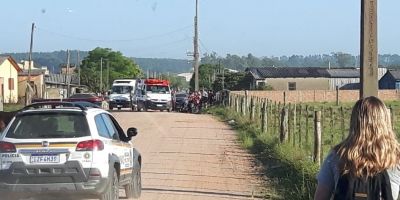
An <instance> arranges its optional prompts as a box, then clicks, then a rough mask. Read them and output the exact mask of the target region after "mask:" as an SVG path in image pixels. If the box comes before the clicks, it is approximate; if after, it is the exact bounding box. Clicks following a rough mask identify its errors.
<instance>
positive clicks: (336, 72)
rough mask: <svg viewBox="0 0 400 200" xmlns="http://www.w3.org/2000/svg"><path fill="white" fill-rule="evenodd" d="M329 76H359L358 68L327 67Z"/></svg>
mask: <svg viewBox="0 0 400 200" xmlns="http://www.w3.org/2000/svg"><path fill="white" fill-rule="evenodd" d="M327 72H328V73H329V75H330V77H331V78H360V70H359V69H356V68H340V69H328V70H327Z"/></svg>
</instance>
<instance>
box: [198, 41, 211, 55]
mask: <svg viewBox="0 0 400 200" xmlns="http://www.w3.org/2000/svg"><path fill="white" fill-rule="evenodd" d="M199 41H200V45H201V46H202V47H203V48H204V49H205V50H206V52H207V53H209V52H210V51H209V49H208V48H207V47H206V45H204V43H203V41H201V39H199Z"/></svg>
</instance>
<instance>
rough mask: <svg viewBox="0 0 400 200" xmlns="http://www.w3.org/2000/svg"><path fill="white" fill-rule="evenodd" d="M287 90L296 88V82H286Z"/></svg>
mask: <svg viewBox="0 0 400 200" xmlns="http://www.w3.org/2000/svg"><path fill="white" fill-rule="evenodd" d="M288 89H289V90H296V82H289V83H288Z"/></svg>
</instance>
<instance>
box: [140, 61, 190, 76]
mask: <svg viewBox="0 0 400 200" xmlns="http://www.w3.org/2000/svg"><path fill="white" fill-rule="evenodd" d="M132 59H133V60H134V61H135V62H136V63H137V64H138V65H139V66H140V68H141V69H142V70H143V72H144V73H146V72H147V70H149V71H150V72H154V71H155V72H159V73H167V72H169V73H176V74H178V73H184V72H190V71H191V70H192V68H193V67H192V64H191V63H190V62H188V60H183V59H171V58H132Z"/></svg>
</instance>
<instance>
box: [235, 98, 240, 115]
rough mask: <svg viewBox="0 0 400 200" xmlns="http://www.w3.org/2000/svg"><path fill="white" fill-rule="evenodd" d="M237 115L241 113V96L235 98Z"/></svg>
mask: <svg viewBox="0 0 400 200" xmlns="http://www.w3.org/2000/svg"><path fill="white" fill-rule="evenodd" d="M235 107H236V113H239V96H236V97H235Z"/></svg>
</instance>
